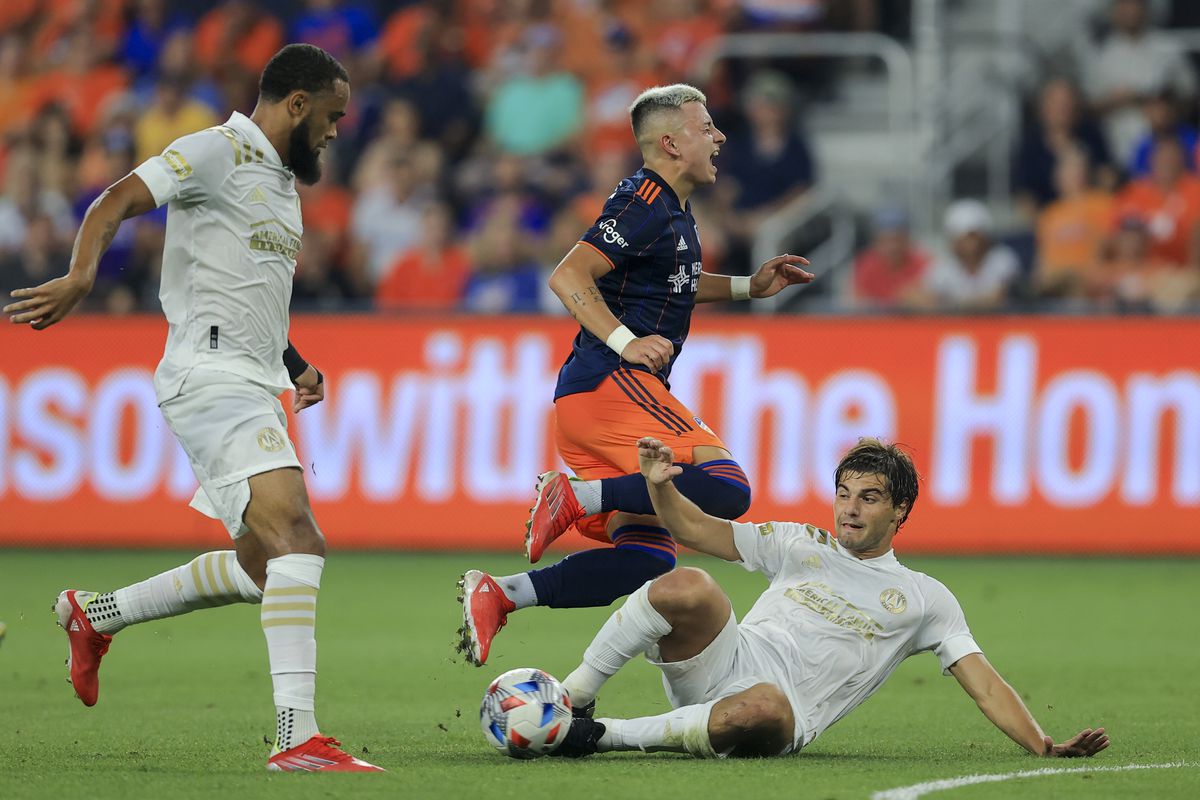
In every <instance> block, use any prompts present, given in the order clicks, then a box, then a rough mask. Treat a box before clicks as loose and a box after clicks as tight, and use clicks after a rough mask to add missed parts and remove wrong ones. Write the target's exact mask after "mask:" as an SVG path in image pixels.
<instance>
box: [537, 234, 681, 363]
mask: <svg viewBox="0 0 1200 800" xmlns="http://www.w3.org/2000/svg"><path fill="white" fill-rule="evenodd" d="M611 269H612V264H610V263H609V262H608V261H606V260H605V259H604V257H603V256H601V255H600V253H599V252H597V251H596V250H595V249H593V248H591V247H588V246H587V245H579V244H577V245H575V246H574V247H573V248H571V252H569V253H567V255H566V257H565V258H564V259H563V260H562V261H560V262H559V264H558V266H557V267H555V268H554V273H553V274H552V275H551V276H550V289H551V291H553V292H554V293H555V294H556V295H558V299H559V300H561V301H562V304H563V305H564V306H566V308H567V311H570V312H571V316H572V317H574V318H575V321H576V322H578V323H579V324H580V325H582V326H583V327H584V328H586V329H587V330H588V331H589V332H590V333H591V334H592V335H593V336H595V337H596V338H597V339H599V340H600V341H602V342H605V343H606V344H608V346H609V347H611V348H612V349H613V350H615V351H616V353H617V355H619V356H620V357H621V359H622V360H623V361H628V362H629V363H630V364H642V365H643V366H646V367H649V368H650V370H651V371H652V372H658V371H659V370H660V369H662V368H663V367H665V366H666V365H667V364H668V363H669V362H670V361H671V356H672V355H673V354H674V353H675V346H674V345H672V344H671V342H670V341H668V340H667V339H664V338H663V337H662V336H643V337H640V338H639V337H637V336H634V335H633V333H632V332H630V330H629V329H628V328H626V327H625V326H624V325H622V324H621V321H620V320H619V319H617V317H616V315H614V314H613V313H612V311H610V310H609V308H608V304H606V303H605V302H604V297H603V296H602V295H601V294H600V288H599V287H598V286H596V279H597V278H599V277H600V276H601V275H604V274H606V273H607V272H608V271H609V270H611Z"/></svg>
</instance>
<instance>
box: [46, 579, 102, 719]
mask: <svg viewBox="0 0 1200 800" xmlns="http://www.w3.org/2000/svg"><path fill="white" fill-rule="evenodd" d="M80 594H85V595H86V594H91V592H79V591H78V590H76V589H67V590H65V591H63V592H62V593H60V594H59V595H58V600H57V601H55V603H54V613H55V614H57V615H58V625H59V627H61V628H62V629H63V630H65V631H66V632H67V639H68V641H70V643H71V649H70V651H69V655H68V657H67V669H68V671H69V672H70V678H69V680H70V682H71V686H73V687H75V696H76V697H78V698H79V699H80V700H82V701H83V704H84V705H85V706H94V705H96V700H97V699H99V697H100V659H102V658H104V654H105V653H107V652H108V646H109V644H111V643H112V636H110V635H108V634H107V633H97V632H96V629H95V628H93V627H92V623H90V622H88V618H87V615H86V614H84V613H83V606H81V605H79V600H78V595H80ZM92 597H95V595H94V594H93V595H92ZM86 604H87V601H86V600H85V601H84V605H86Z"/></svg>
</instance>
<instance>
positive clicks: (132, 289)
mask: <svg viewBox="0 0 1200 800" xmlns="http://www.w3.org/2000/svg"><path fill="white" fill-rule="evenodd" d="M909 8H910V4H909V3H908V2H905V0H789V2H778V0H655V2H653V3H647V2H645V0H430V1H429V2H383V0H380V1H379V2H354V0H346V1H343V0H260V1H259V2H249V0H222V1H220V2H212V1H210V2H202V1H197V2H188V3H186V4H184V3H175V2H167V0H3V2H0V101H2V102H3V108H4V109H5V114H4V115H3V116H2V117H0V291H2V292H4V293H5V294H6V293H7V291H8V290H10V289H12V288H15V287H18V286H27V285H32V284H36V283H38V282H41V281H43V280H45V279H47V278H49V277H52V276H55V275H58V274H61V273H63V272H64V271H65V269H66V267H67V264H68V262H69V256H70V248H71V243H72V241H73V237H74V233H75V230H76V228H77V226H78V224H79V221H80V219H81V218H82V215H83V213H84V212H85V211H86V209H87V207H88V205H89V204H90V203H91V202H92V201H93V200H94V199H95V198H96V197H97V196H98V194H99V193H100V192H101V191H102V190H103V189H104V187H105V186H107V185H109V184H110V183H112V182H113V181H114V180H116V179H118V178H120V177H121V176H123V175H125V174H126V173H127V172H128V171H129V170H130V169H131V168H132V167H134V166H135V165H136V164H137V163H139V162H140V161H141V160H143V159H145V158H147V157H149V156H151V155H154V154H157V153H159V152H160V151H161V150H162V149H163V148H164V147H165V146H166V145H168V144H169V143H170V142H171V141H172V140H174V139H175V138H177V137H178V136H181V135H183V134H186V133H190V132H193V131H196V130H200V129H202V128H205V127H208V126H211V125H215V124H218V123H220V122H222V121H224V119H226V118H227V116H228V115H229V113H230V112H231V111H232V110H234V109H236V110H240V111H243V112H245V113H249V111H250V110H251V109H252V108H253V106H254V102H255V96H256V93H257V77H258V74H259V72H260V71H261V69H262V67H263V65H264V64H265V63H266V61H267V60H268V59H269V58H270V56H271V55H272V54H273V53H274V52H275V51H276V50H277V49H278V48H279V47H280V46H282V45H283V44H284V43H287V42H292V41H304V42H311V43H313V44H317V45H319V46H321V47H323V48H325V49H326V50H328V51H330V52H331V53H333V54H334V55H335V56H336V57H337V58H339V59H340V60H341V61H342V63H343V64H345V65H346V67H347V69H348V70H349V72H350V74H351V81H352V100H351V104H350V107H349V109H348V112H349V113H348V116H347V117H346V118H345V119H344V120H343V121H342V122H341V123H340V125H339V138H338V140H337V141H336V142H335V144H334V146H332V147H331V148H330V149H329V151H328V152H327V155H326V157H325V177H324V179H323V180H322V181H321V182H320V183H319V184H318V185H316V186H313V187H301V198H302V208H303V213H304V238H303V247H302V249H301V252H300V255H299V257H298V262H297V273H296V282H295V290H294V300H293V304H294V307H295V308H297V309H305V310H366V309H381V310H394V311H428V310H432V311H450V310H463V311H470V312H483V313H491V312H539V311H543V312H559V311H561V306H560V304H559V303H558V301H557V300H556V299H555V298H553V297H552V296H550V295H549V294H548V290H547V288H546V280H545V278H546V276H547V275H548V273H549V271H550V270H551V269H553V267H554V265H555V264H556V263H557V262H558V260H559V259H560V258H561V257H562V256H563V255H564V254H565V253H566V252H567V251H568V250H569V249H570V248H571V246H572V245H573V244H574V242H575V241H576V240H577V239H578V238H579V236H580V235H581V234H582V232H583V231H584V230H586V228H587V227H588V226H589V225H590V224H591V223H592V222H593V221H594V220H595V218H596V215H597V214H598V213H599V211H600V209H601V207H602V205H603V202H604V199H605V198H606V197H607V196H608V194H609V193H610V192H611V191H612V189H613V187H614V186H615V185H616V183H617V181H618V180H619V179H620V178H621V177H623V176H625V175H627V174H629V173H631V172H632V171H633V170H635V169H636V168H637V167H638V166H639V165H640V158H639V157H638V153H637V151H636V147H635V145H634V142H633V138H632V135H631V133H630V131H629V125H628V112H627V109H628V106H629V104H630V102H631V101H632V100H633V98H634V97H635V96H636V95H637V94H638V93H639V92H640V91H641V90H642V89H644V88H646V87H648V86H651V85H655V84H664V83H671V82H675V81H693V82H694V81H697V80H699V79H698V78H697V77H696V73H695V68H696V63H697V61H698V59H699V58H700V56H701V55H702V54H703V52H704V51H705V48H706V47H708V46H709V45H711V44H712V43H713V42H714V41H715V40H716V39H718V38H719V37H720V36H722V35H723V34H726V33H735V32H758V31H769V32H780V31H793V32H805V31H813V30H844V31H883V32H885V33H887V34H889V35H892V36H896V37H899V38H903V37H905V36H906V35H907V26H908V22H909V16H910V13H909ZM1145 11H1146V9H1145V5H1144V3H1143V2H1140V0H1116V2H1114V3H1113V4H1112V7H1111V17H1110V19H1109V21H1108V24H1107V25H1105V26H1104V30H1103V31H1102V32H1101V33H1100V35H1099V36H1098V38H1097V41H1096V42H1095V46H1094V53H1093V54H1092V59H1091V60H1090V61H1089V63H1088V64H1086V65H1082V66H1081V69H1080V70H1079V71H1078V73H1077V74H1078V75H1084V76H1086V77H1087V81H1086V82H1083V83H1080V82H1078V81H1075V80H1072V79H1071V78H1070V77H1069V76H1068V77H1055V78H1052V79H1049V80H1047V82H1046V83H1045V85H1044V87H1042V89H1041V91H1040V94H1039V96H1038V97H1037V99H1036V101H1035V102H1033V103H1032V108H1031V113H1030V114H1029V115H1028V116H1029V126H1028V131H1027V132H1026V133H1025V135H1024V136H1023V137H1022V139H1021V141H1020V142H1019V143H1018V145H1017V148H1018V153H1017V157H1016V164H1017V165H1018V174H1017V175H1016V176H1015V183H1016V187H1017V191H1018V193H1019V194H1018V207H1019V209H1020V211H1021V220H1022V225H1020V226H1017V229H1016V230H1005V231H999V230H998V229H997V227H996V226H995V225H994V224H993V220H992V212H991V210H990V209H989V208H988V207H987V206H985V205H983V204H981V203H980V202H978V201H974V200H970V199H964V200H961V201H959V202H956V203H954V204H953V205H952V206H951V207H950V208H949V209H948V210H947V212H946V215H945V230H944V234H945V237H944V239H939V240H938V241H937V242H933V243H932V245H933V246H927V245H926V244H922V243H919V242H918V241H916V238H915V237H913V236H911V235H910V229H909V222H908V213H907V210H906V209H904V208H898V207H897V208H881V209H878V210H877V211H876V212H875V213H874V214H873V216H872V218H871V220H870V222H871V224H870V226H869V230H870V231H871V234H870V237H869V240H867V241H864V242H863V249H862V251H861V252H860V254H859V257H858V258H857V260H856V262H855V263H854V264H853V269H854V274H853V276H852V280H850V281H847V282H846V285H847V286H848V287H849V288H848V294H847V296H846V297H840V298H835V301H836V302H838V303H844V304H845V305H846V306H849V307H854V308H859V309H895V308H902V309H913V310H933V309H940V310H965V309H991V308H1006V307H1014V306H1016V307H1024V306H1028V305H1030V304H1034V305H1036V304H1038V303H1042V302H1045V303H1050V304H1052V305H1054V307H1062V304H1064V303H1065V304H1066V305H1067V306H1068V307H1080V308H1085V309H1102V310H1131V311H1172V310H1177V309H1181V308H1186V307H1187V305H1188V304H1189V303H1190V302H1193V301H1195V300H1197V299H1198V298H1200V280H1198V277H1197V276H1198V275H1200V179H1198V178H1197V177H1196V176H1195V169H1196V163H1197V161H1198V159H1197V154H1196V152H1195V151H1196V148H1197V144H1198V142H1197V140H1198V136H1197V132H1196V129H1195V127H1194V126H1193V123H1194V122H1195V119H1196V116H1197V96H1196V86H1197V84H1196V76H1195V71H1194V66H1193V64H1192V62H1191V61H1190V60H1189V59H1188V58H1187V56H1186V55H1185V53H1184V52H1183V51H1182V50H1180V49H1178V48H1177V47H1175V46H1174V45H1173V44H1172V43H1171V41H1170V40H1169V39H1166V38H1164V37H1163V36H1162V35H1161V34H1160V33H1159V32H1158V31H1156V30H1154V29H1153V28H1152V27H1151V26H1150V23H1149V21H1148V19H1147V15H1146V13H1145ZM832 72H833V70H832V69H831V66H830V63H829V62H826V61H822V60H819V59H809V60H806V61H795V60H793V61H780V62H771V61H769V60H762V61H735V60H729V61H720V62H718V63H717V66H716V67H715V68H714V69H713V70H712V72H711V73H706V75H705V78H704V80H703V85H702V88H703V89H704V91H705V92H706V93H707V94H708V97H709V108H710V111H711V112H712V114H713V116H714V118H715V120H716V121H717V124H718V125H719V126H720V127H721V128H722V129H723V130H724V131H725V132H726V134H727V135H728V136H729V142H728V144H727V145H726V146H725V147H724V148H722V152H721V155H720V157H719V161H718V164H719V167H720V178H719V180H718V183H717V186H716V187H715V188H714V189H712V190H705V191H703V192H699V193H697V195H696V196H694V198H693V210H694V212H695V214H696V217H697V220H698V223H699V227H700V230H701V232H702V240H703V243H704V262H705V268H706V269H707V270H710V271H717V272H725V273H728V274H746V273H748V272H750V271H752V269H753V266H754V265H752V264H751V263H750V250H751V244H752V241H753V237H754V234H755V231H756V229H757V228H758V226H759V225H760V223H761V222H762V220H764V219H765V218H766V217H768V216H770V215H771V214H772V213H774V212H776V211H777V210H779V209H780V208H782V207H783V206H785V205H786V204H788V203H789V202H791V201H792V200H793V199H795V198H797V197H799V196H801V195H803V194H804V193H805V192H806V191H807V190H808V189H809V188H810V187H812V186H813V185H814V184H816V183H817V182H818V181H819V180H820V169H819V168H820V164H819V163H817V162H816V161H815V159H814V157H813V155H812V152H811V147H810V144H809V141H808V138H807V137H806V135H805V132H804V127H803V111H804V106H805V100H806V99H807V98H813V97H820V96H821V95H822V92H823V91H825V89H826V87H827V86H828V84H829V83H830V82H831V81H832V80H833V77H832ZM164 225H165V210H162V209H160V210H159V211H158V212H155V213H152V214H148V215H145V216H143V217H140V218H137V219H135V220H130V221H129V222H127V223H126V224H125V225H124V226H123V227H122V228H121V230H120V232H119V234H118V236H117V238H116V239H115V240H114V241H113V243H112V246H111V247H110V249H109V251H108V253H107V254H106V255H105V257H104V259H103V261H102V263H101V265H100V270H99V278H98V282H97V286H96V289H95V291H94V292H93V295H92V297H91V298H90V299H89V301H88V302H89V303H90V304H91V307H92V308H94V309H104V310H107V311H108V312H110V313H125V312H131V311H136V310H152V309H156V308H157V274H158V268H159V257H160V253H161V247H162V238H163V231H164ZM943 245H944V246H943Z"/></svg>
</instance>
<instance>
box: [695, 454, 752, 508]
mask: <svg viewBox="0 0 1200 800" xmlns="http://www.w3.org/2000/svg"><path fill="white" fill-rule="evenodd" d="M697 466H698V468H699V469H700V470H702V471H703V472H704V473H705V474H706V475H708V477H709V478H711V479H713V480H711V481H709V482H708V484H707V485H706V486H705V488H704V500H703V502H701V503H700V506H701V508H703V509H704V510H705V511H706V512H707V513H709V514H712V515H713V516H716V517H721V518H722V519H737V518H738V517H740V516H742V515H743V514H745V513H746V512H747V511H749V510H750V481H749V480H748V479H747V478H746V473H745V472H743V471H742V468H741V466H740V465H739V464H738V463H737V462H736V461H734V460H732V459H720V460H717V461H707V462H705V463H703V464H699V465H697Z"/></svg>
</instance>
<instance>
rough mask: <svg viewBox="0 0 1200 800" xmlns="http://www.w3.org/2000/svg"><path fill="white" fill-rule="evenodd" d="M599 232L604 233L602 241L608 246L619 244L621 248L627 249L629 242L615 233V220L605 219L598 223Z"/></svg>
mask: <svg viewBox="0 0 1200 800" xmlns="http://www.w3.org/2000/svg"><path fill="white" fill-rule="evenodd" d="M600 230H601V231H603V233H604V241H606V242H608V243H609V244H619V245H621V247H628V246H629V242H627V241H625V237H624V236H622V235H621V234H620V233H618V232H617V221H616V220H615V219H606V220H603V221H602V222H601V223H600Z"/></svg>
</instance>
